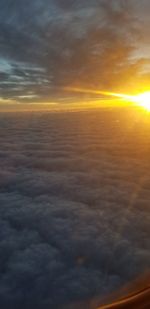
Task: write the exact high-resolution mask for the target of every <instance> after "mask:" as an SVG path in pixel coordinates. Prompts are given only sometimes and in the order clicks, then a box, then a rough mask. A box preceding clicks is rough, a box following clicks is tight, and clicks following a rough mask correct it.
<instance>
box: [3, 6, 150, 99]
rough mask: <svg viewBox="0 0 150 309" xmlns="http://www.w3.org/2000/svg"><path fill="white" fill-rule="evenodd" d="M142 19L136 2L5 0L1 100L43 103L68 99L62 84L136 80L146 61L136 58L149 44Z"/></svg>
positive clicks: (107, 86)
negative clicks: (136, 54) (63, 98)
mask: <svg viewBox="0 0 150 309" xmlns="http://www.w3.org/2000/svg"><path fill="white" fill-rule="evenodd" d="M147 2H148V1H147ZM147 2H146V1H144V5H145V7H147V6H146V4H147ZM143 20H145V11H143V13H141V10H140V2H139V1H134V0H132V1H124V0H113V1H107V0H105V1H104V0H100V1H92V2H91V1H84V0H82V1H78V0H76V1H67V0H64V1H59V0H57V1H56V0H55V1H54V0H50V1H47V0H42V1H40V0H39V1H37V0H36V1H35V0H33V1H23V0H21V1H17V0H15V1H14V0H13V1H12V0H7V1H6V0H5V1H3V0H2V1H1V3H0V79H1V84H0V93H1V98H3V99H11V100H14V101H19V102H22V101H23V102H24V101H25V102H38V101H40V102H43V101H46V100H51V99H53V98H55V99H57V98H59V96H62V95H63V96H64V97H67V94H66V93H63V94H62V90H61V89H63V87H64V86H77V85H80V86H84V87H90V88H92V87H99V88H100V89H113V88H115V89H117V87H118V86H120V87H123V86H124V85H125V84H126V83H128V84H130V83H131V84H132V82H133V80H134V78H135V76H136V77H137V75H138V74H139V72H141V69H142V68H143V62H144V60H142V61H143V62H142V63H141V58H142V59H143V58H146V59H147V56H146V55H144V56H143V55H142V56H141V55H140V54H139V55H138V57H137V56H136V57H134V54H135V53H136V52H137V53H138V50H139V49H140V48H141V44H142V42H143V40H144V42H145V39H144V37H145V36H144V33H145V32H146V33H147V30H146V29H147V25H148V22H147V24H145V30H144V29H143V28H144V27H141V23H142V22H143ZM147 20H148V19H147ZM141 34H142V36H141ZM145 44H146V43H145ZM147 44H148V42H147ZM146 61H147V60H146Z"/></svg>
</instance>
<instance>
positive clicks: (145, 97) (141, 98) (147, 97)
mask: <svg viewBox="0 0 150 309" xmlns="http://www.w3.org/2000/svg"><path fill="white" fill-rule="evenodd" d="M64 90H65V91H71V92H77V93H85V94H91V95H104V96H109V97H116V98H120V99H122V100H124V101H127V102H133V103H135V104H137V105H139V106H141V107H143V108H145V109H147V110H149V111H150V91H147V92H144V93H141V94H137V95H128V94H123V93H115V92H109V91H101V90H93V89H85V88H77V87H66V88H64Z"/></svg>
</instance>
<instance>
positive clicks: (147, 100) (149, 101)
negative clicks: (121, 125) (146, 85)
mask: <svg viewBox="0 0 150 309" xmlns="http://www.w3.org/2000/svg"><path fill="white" fill-rule="evenodd" d="M133 101H134V102H135V103H137V104H138V105H140V106H143V107H144V108H146V109H147V110H149V111H150V91H148V92H144V93H141V94H138V95H136V96H135V97H134V98H133Z"/></svg>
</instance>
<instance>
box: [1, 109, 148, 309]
mask: <svg viewBox="0 0 150 309" xmlns="http://www.w3.org/2000/svg"><path fill="white" fill-rule="evenodd" d="M149 130H150V122H149V121H147V120H146V118H143V120H142V119H141V116H140V115H138V113H137V115H136V113H135V111H134V113H132V111H130V112H129V111H127V110H126V112H121V111H119V110H118V111H107V112H105V111H103V112H98V113H97V112H84V113H72V114H70V113H69V114H65V113H62V114H44V113H43V114H36V115H35V114H25V113H24V114H18V115H13V114H11V115H10V114H1V115H0V145H1V149H0V227H1V233H0V307H1V308H3V309H5V308H10V307H11V308H12V309H16V308H23V309H27V308H28V309H30V308H32V309H34V308H40V309H45V308H59V309H60V308H67V306H68V308H70V309H72V308H76V307H77V308H79V307H78V306H79V305H77V306H76V305H75V304H76V303H77V304H78V302H80V301H83V303H84V301H87V302H89V303H90V302H91V300H93V299H95V298H101V297H102V296H104V295H105V294H106V293H110V292H111V291H112V290H115V289H117V288H118V287H120V286H122V285H123V284H124V283H126V282H128V281H130V280H131V279H133V278H135V277H137V276H138V275H140V274H141V273H143V272H144V271H145V270H147V269H149V267H150V247H149V232H150V226H149V200H150V191H149V186H150V173H149V156H150V143H149ZM86 308H88V307H86Z"/></svg>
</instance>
